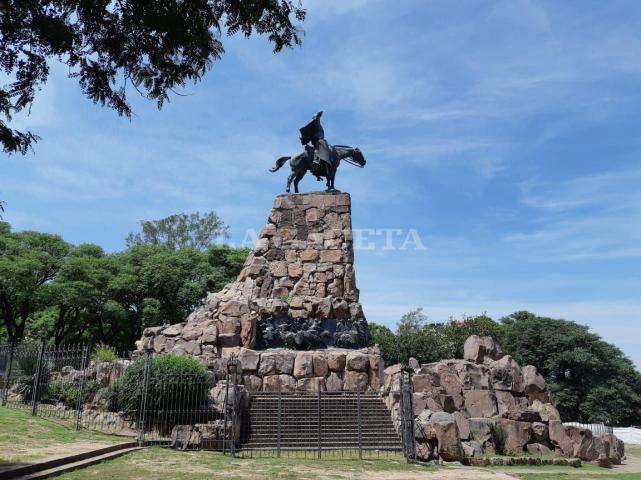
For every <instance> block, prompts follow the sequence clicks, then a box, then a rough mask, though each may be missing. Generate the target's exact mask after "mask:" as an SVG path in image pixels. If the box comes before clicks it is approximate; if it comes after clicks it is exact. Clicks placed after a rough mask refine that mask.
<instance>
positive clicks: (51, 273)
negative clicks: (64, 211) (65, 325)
mask: <svg viewBox="0 0 641 480" xmlns="http://www.w3.org/2000/svg"><path fill="white" fill-rule="evenodd" d="M3 225H4V228H2V229H0V320H1V321H2V325H3V326H4V327H5V329H6V332H7V337H8V339H9V341H18V340H20V339H21V338H22V337H23V335H24V333H25V327H26V325H27V320H29V319H30V318H31V317H32V315H33V313H34V312H36V311H38V310H39V309H40V308H42V307H44V306H46V304H47V296H46V291H47V289H48V287H49V283H50V282H51V281H52V280H53V279H54V278H55V276H56V274H57V273H58V271H59V270H60V267H61V266H62V264H63V262H64V259H65V257H66V255H67V254H68V253H69V250H70V245H69V244H68V243H66V242H65V241H63V240H62V238H60V237H59V236H58V235H50V234H48V233H39V232H29V231H27V232H19V233H13V232H11V230H10V229H9V228H8V225H7V224H6V223H5V224H3Z"/></svg>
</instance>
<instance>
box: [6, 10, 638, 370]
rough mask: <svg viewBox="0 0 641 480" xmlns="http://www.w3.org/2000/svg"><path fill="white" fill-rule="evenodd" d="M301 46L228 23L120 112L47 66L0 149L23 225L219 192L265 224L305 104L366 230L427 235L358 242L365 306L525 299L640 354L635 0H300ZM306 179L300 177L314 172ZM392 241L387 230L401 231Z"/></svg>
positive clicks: (74, 238) (152, 207)
mask: <svg viewBox="0 0 641 480" xmlns="http://www.w3.org/2000/svg"><path fill="white" fill-rule="evenodd" d="M306 6H308V8H309V15H308V20H307V21H306V22H305V23H304V25H303V27H304V29H305V31H306V35H305V37H304V42H303V46H302V48H296V49H294V50H292V51H287V52H283V53H281V54H279V55H276V56H274V55H272V54H271V48H270V46H269V45H268V43H267V41H266V40H265V39H263V38H260V37H256V38H252V39H250V40H245V39H243V38H231V39H227V41H226V44H225V46H226V50H227V52H226V54H225V55H224V57H223V60H222V61H221V62H219V63H217V64H216V65H215V66H214V68H213V70H212V71H211V72H210V73H209V74H208V76H207V77H206V79H205V80H204V81H203V82H201V83H199V84H197V85H190V86H188V87H187V88H186V89H185V90H184V92H183V93H185V94H187V96H185V97H173V98H172V101H171V103H170V104H168V105H167V106H166V107H165V108H164V109H163V110H162V111H161V112H158V111H157V110H156V109H155V106H154V104H153V103H151V102H147V101H145V100H143V99H140V98H136V97H137V94H136V93H135V92H134V91H132V92H130V97H131V98H132V99H133V103H134V110H135V116H134V117H133V118H132V120H131V121H128V120H127V119H123V118H119V117H118V116H117V115H116V114H115V113H114V112H112V111H110V110H107V109H103V108H100V107H98V106H95V105H93V104H92V103H90V102H89V101H88V100H86V99H85V98H84V97H83V96H82V95H81V94H80V92H79V88H78V86H77V84H76V83H75V82H74V81H73V80H70V79H67V78H66V71H65V69H64V68H62V67H60V66H59V65H55V64H52V77H51V81H50V83H49V84H48V85H47V86H46V87H45V88H44V89H43V90H42V91H41V92H40V95H39V97H38V99H37V102H36V104H34V106H33V109H32V112H31V115H30V116H28V117H20V118H18V119H17V121H16V126H21V127H24V128H27V127H28V128H31V129H32V130H33V131H35V132H36V133H37V134H39V135H41V136H42V140H41V141H40V142H39V143H38V145H37V146H36V148H35V154H29V155H27V156H26V157H18V156H14V157H10V158H8V159H7V158H5V159H3V160H2V161H1V162H0V175H1V177H0V178H1V179H2V181H1V182H0V198H3V199H5V200H6V201H7V212H6V214H5V219H6V220H7V221H9V222H10V223H11V224H12V225H13V227H14V228H15V229H16V230H21V229H35V230H42V231H49V232H55V233H60V234H62V235H63V236H64V237H65V239H67V240H68V241H70V242H74V243H81V242H93V243H97V244H100V245H102V246H103V247H104V248H105V249H107V250H109V251H115V250H119V249H122V248H123V247H124V238H125V236H126V235H127V233H128V232H130V231H132V230H135V229H136V226H137V225H136V223H137V221H139V220H141V219H155V218H161V217H164V216H166V215H168V214H171V213H176V212H192V211H196V210H200V211H207V210H215V211H216V212H217V213H218V214H219V215H220V216H222V217H223V219H224V220H225V221H226V222H227V223H228V224H229V225H230V226H231V241H232V242H235V243H239V242H241V241H242V240H243V238H244V237H245V235H246V231H247V230H248V229H254V230H260V228H261V227H262V225H263V224H264V222H265V220H266V217H267V214H268V212H269V208H270V206H271V202H272V199H273V197H274V196H275V195H277V194H279V193H281V192H282V191H283V190H284V185H285V180H286V175H287V174H286V171H285V170H281V171H280V172H278V173H276V174H271V173H268V172H267V168H268V167H269V166H271V165H272V163H273V161H274V159H276V158H277V157H279V156H281V155H283V154H289V153H294V152H295V151H298V149H299V148H300V146H299V144H298V128H299V127H300V126H302V125H303V124H304V123H305V122H307V121H308V120H309V118H310V116H311V115H312V113H314V112H315V111H316V110H319V109H322V110H324V111H325V115H324V117H323V120H324V125H325V133H326V137H327V138H328V140H329V141H330V143H332V142H333V143H342V144H349V145H355V146H359V147H360V148H361V150H362V151H363V152H364V153H365V155H366V158H367V160H368V164H367V167H366V168H365V169H363V170H360V169H356V168H353V167H350V166H349V165H343V166H342V167H341V171H339V174H338V177H337V187H338V188H341V189H343V190H346V191H349V192H350V193H351V194H352V203H353V223H354V227H355V228H360V229H384V228H399V229H402V230H403V231H404V232H407V231H409V230H410V229H415V230H416V232H417V233H418V234H419V235H420V237H421V240H422V242H423V243H424V245H425V249H424V250H418V249H411V248H410V249H407V250H400V249H398V248H394V249H384V248H382V247H383V246H384V243H385V242H384V238H381V237H380V236H379V237H373V238H372V240H373V241H374V242H375V244H376V246H377V248H375V249H373V250H359V251H357V252H356V263H357V281H358V285H359V288H360V289H361V300H362V302H363V304H364V308H365V313H366V315H367V317H368V319H369V320H370V321H375V322H378V323H384V324H388V325H390V326H393V325H394V324H395V322H396V320H397V319H398V318H399V317H400V316H401V315H402V314H403V313H404V312H406V311H407V310H409V309H410V308H414V307H418V306H421V307H423V308H424V309H425V312H426V313H427V314H428V316H429V318H430V319H431V320H434V321H441V320H446V319H448V318H449V317H450V316H461V315H463V314H468V315H472V314H476V313H482V312H487V313H488V314H490V315H491V316H493V317H495V318H498V317H500V316H502V315H505V314H508V313H510V312H512V311H515V310H521V309H527V310H530V311H533V312H536V313H538V314H541V315H548V316H553V317H558V318H567V319H572V320H576V321H578V322H581V323H585V324H588V325H590V326H591V327H592V328H593V330H594V331H595V332H597V333H599V334H600V335H602V336H603V337H604V338H606V339H607V340H609V341H611V342H613V343H615V344H616V345H618V346H619V347H620V348H621V349H622V350H623V351H624V352H625V353H626V354H627V355H629V356H630V357H631V358H632V359H633V360H634V361H635V362H636V364H637V366H641V342H640V341H639V339H641V268H640V267H641V188H640V185H641V162H639V154H640V153H641V28H639V25H640V24H641V23H640V20H641V3H639V2H634V1H627V2H618V1H609V2H601V1H587V0H586V1H580V2H579V1H567V2H545V1H537V2H531V1H522V0H509V1H504V2H500V1H499V2H486V1H473V0H469V1H466V2H445V1H442V2H428V1H410V0H405V1H403V2H389V1H383V0H381V1H376V0H369V1H361V0H352V1H346V0H323V1H320V0H317V1H313V2H311V1H310V2H306ZM320 185H321V184H316V182H315V181H314V180H313V179H312V178H305V179H304V180H303V182H302V183H301V187H302V189H303V190H307V191H309V190H312V189H317V188H318V187H319V186H320ZM400 243H402V239H401V240H398V239H396V240H395V243H394V244H395V246H400Z"/></svg>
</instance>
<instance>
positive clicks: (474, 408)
mask: <svg viewBox="0 0 641 480" xmlns="http://www.w3.org/2000/svg"><path fill="white" fill-rule="evenodd" d="M464 351H465V353H464V359H463V360H442V361H440V362H435V363H429V364H424V365H418V363H417V362H413V367H414V375H413V386H414V393H413V408H414V415H415V424H414V429H415V436H416V441H417V454H418V456H419V457H421V458H422V459H425V460H431V459H437V458H441V459H443V460H445V461H459V460H461V459H463V458H466V457H468V458H469V457H474V456H477V457H478V456H482V455H484V454H487V453H495V452H496V453H502V452H505V453H511V454H518V453H522V452H529V453H531V454H536V455H546V454H552V453H556V454H560V455H563V456H567V457H577V458H580V459H582V460H587V461H597V460H598V461H599V463H600V464H603V465H607V464H619V463H620V462H621V458H622V456H623V442H621V441H620V440H618V439H617V438H616V437H615V436H614V435H602V436H598V437H597V436H594V435H592V432H591V431H590V430H588V429H585V428H580V427H575V426H565V425H563V423H562V422H561V417H560V415H559V412H558V410H557V409H556V408H555V407H554V405H553V404H552V403H551V399H550V392H549V391H548V389H547V385H546V382H545V379H544V378H543V377H542V376H541V375H540V374H539V373H538V371H537V369H536V368H535V367H533V366H531V365H528V366H525V367H523V368H521V367H520V366H519V365H518V363H517V362H516V361H515V360H514V359H513V358H512V357H511V356H509V355H505V354H504V353H503V352H502V351H501V348H500V346H499V345H498V344H497V343H496V341H495V340H493V339H492V338H491V337H479V336H476V335H473V336H471V337H469V338H468V339H467V341H466V342H465V347H464ZM400 375H401V366H400V365H393V366H391V367H388V368H387V369H386V370H385V384H384V389H383V393H384V396H385V401H386V404H387V406H388V408H389V409H390V411H391V413H392V418H393V420H394V422H395V425H396V426H397V428H400V405H399V400H400V391H399V385H400Z"/></svg>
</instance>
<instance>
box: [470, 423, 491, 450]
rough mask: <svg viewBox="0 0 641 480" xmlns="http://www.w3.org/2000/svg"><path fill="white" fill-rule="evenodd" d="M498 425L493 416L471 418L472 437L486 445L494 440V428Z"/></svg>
mask: <svg viewBox="0 0 641 480" xmlns="http://www.w3.org/2000/svg"><path fill="white" fill-rule="evenodd" d="M495 425H496V420H495V419H493V418H470V438H471V439H472V440H476V441H477V442H480V444H481V445H485V444H486V443H487V442H490V441H491V440H492V430H494V426H495Z"/></svg>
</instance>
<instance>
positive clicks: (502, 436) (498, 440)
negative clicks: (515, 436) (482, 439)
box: [490, 426, 507, 455]
mask: <svg viewBox="0 0 641 480" xmlns="http://www.w3.org/2000/svg"><path fill="white" fill-rule="evenodd" d="M490 435H492V444H493V445H494V451H495V452H496V454H497V455H505V454H506V451H505V442H506V440H507V433H505V430H503V429H502V428H501V427H499V426H495V427H494V428H492V430H491V432H490Z"/></svg>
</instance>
